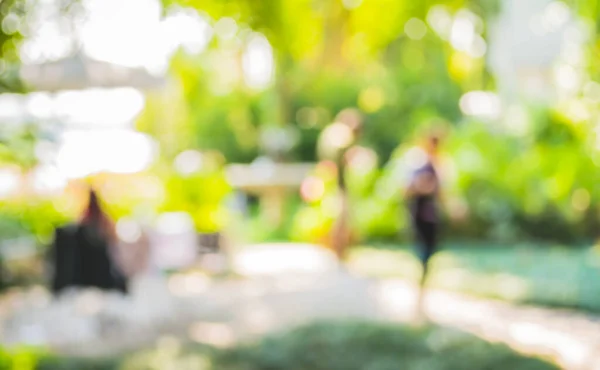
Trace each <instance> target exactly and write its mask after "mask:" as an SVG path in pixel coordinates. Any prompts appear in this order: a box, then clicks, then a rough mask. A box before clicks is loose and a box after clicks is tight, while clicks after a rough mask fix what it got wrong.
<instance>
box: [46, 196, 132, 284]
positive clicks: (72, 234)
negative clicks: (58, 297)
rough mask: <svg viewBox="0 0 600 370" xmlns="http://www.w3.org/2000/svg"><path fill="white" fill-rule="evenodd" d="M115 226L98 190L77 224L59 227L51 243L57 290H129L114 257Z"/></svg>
mask: <svg viewBox="0 0 600 370" xmlns="http://www.w3.org/2000/svg"><path fill="white" fill-rule="evenodd" d="M116 241H117V236H116V232H115V227H114V225H113V223H112V222H111V220H110V218H109V217H108V215H107V214H106V213H105V212H104V211H103V210H102V207H101V205H100V201H99V199H98V196H97V195H96V193H95V192H94V191H93V190H92V191H90V193H89V201H88V206H87V208H86V210H85V212H84V214H83V217H82V218H81V220H80V221H79V222H78V223H77V224H76V225H68V226H65V227H62V228H58V229H57V230H56V232H55V238H54V243H53V246H52V251H51V252H52V263H53V267H54V274H53V279H52V280H53V281H52V290H53V292H54V293H55V294H58V293H60V292H61V291H62V290H64V289H66V288H69V287H96V288H100V289H105V290H119V291H121V292H123V293H125V292H126V291H127V284H126V279H125V278H124V276H123V274H122V273H121V269H120V268H119V266H118V263H117V261H116V260H115V258H114V253H113V248H114V247H115V244H116Z"/></svg>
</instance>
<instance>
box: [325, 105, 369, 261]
mask: <svg viewBox="0 0 600 370" xmlns="http://www.w3.org/2000/svg"><path fill="white" fill-rule="evenodd" d="M361 131H362V116H361V114H360V112H359V111H357V110H356V109H350V108H349V109H344V110H342V111H341V112H340V113H339V114H338V115H337V116H336V118H335V121H334V122H333V123H332V124H330V125H329V126H327V127H326V128H325V129H324V130H323V132H322V134H321V137H320V138H319V143H318V152H319V153H318V155H319V157H320V158H321V159H323V160H329V161H332V162H334V163H335V164H336V167H337V179H338V195H339V202H340V211H339V213H338V216H337V219H336V220H335V223H334V225H333V228H332V230H331V248H332V249H333V251H334V252H335V253H336V255H337V257H338V260H339V261H343V260H344V259H345V257H346V252H347V249H348V247H349V246H350V244H351V240H352V235H351V224H350V223H351V222H350V204H349V203H350V200H349V197H348V192H347V189H346V181H345V173H346V167H347V164H348V161H349V157H350V155H349V153H351V152H352V149H354V148H355V147H356V144H357V141H358V139H359V138H360V134H361Z"/></svg>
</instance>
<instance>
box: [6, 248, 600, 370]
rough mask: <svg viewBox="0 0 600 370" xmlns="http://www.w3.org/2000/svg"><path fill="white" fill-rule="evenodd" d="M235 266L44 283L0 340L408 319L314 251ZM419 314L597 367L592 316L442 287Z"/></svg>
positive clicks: (68, 341) (410, 307) (217, 334)
mask: <svg viewBox="0 0 600 370" xmlns="http://www.w3.org/2000/svg"><path fill="white" fill-rule="evenodd" d="M235 267H236V270H237V271H238V272H239V273H241V274H244V275H246V276H245V278H243V279H236V280H228V281H223V280H221V281H214V280H210V279H208V278H206V277H204V276H202V275H187V276H176V277H173V278H172V279H170V280H169V281H165V280H164V279H162V278H159V277H155V278H150V277H147V278H145V279H143V280H141V281H139V282H138V283H137V285H136V287H135V288H134V294H133V297H131V298H128V299H124V298H122V297H119V296H116V295H106V294H101V293H98V292H86V293H84V294H78V295H73V296H70V297H65V298H64V299H62V300H61V301H58V302H51V301H49V299H48V296H47V293H45V292H44V291H43V290H33V291H30V292H27V293H18V294H14V295H13V296H7V297H5V298H4V301H3V303H2V304H1V305H0V308H1V312H0V314H1V315H2V318H3V320H2V323H3V325H2V329H3V330H2V337H1V340H2V342H3V343H4V344H7V345H10V344H17V343H32V344H42V345H50V346H52V347H53V348H55V349H56V350H58V351H61V352H65V353H72V354H84V355H85V354H89V355H99V354H110V353H114V352H118V351H124V350H128V349H135V348H139V347H141V346H144V345H147V344H149V343H153V342H155V341H156V340H157V339H158V338H160V337H164V336H173V337H176V338H179V339H184V340H185V339H190V340H193V341H198V342H205V343H210V344H212V345H216V346H227V345H231V344H232V343H235V342H237V341H239V340H246V339H249V338H252V337H256V336H261V335H264V334H266V333H269V332H272V331H276V330H280V329H283V328H288V327H290V326H294V325H299V324H302V323H305V322H309V321H314V320H321V319H340V318H364V319H374V320H386V321H397V322H408V323H410V322H414V319H415V316H414V313H415V303H416V296H417V290H416V289H415V287H414V286H412V285H410V284H409V283H407V282H405V281H401V280H371V279H365V278H362V277H359V276H354V275H352V274H350V273H348V272H345V271H344V270H343V269H340V268H339V266H338V265H337V264H336V262H335V259H334V258H333V257H332V256H330V255H328V254H327V253H325V252H323V251H322V250H320V249H318V248H314V247H311V246H303V245H287V244H286V245H266V246H258V247H256V248H253V249H248V250H246V252H244V253H243V254H240V255H238V257H237V258H236V259H235ZM425 311H426V313H427V316H428V317H429V319H430V320H431V321H433V322H435V323H439V324H442V325H447V326H453V327H457V328H460V329H462V330H466V331H470V332H473V333H474V334H477V335H479V336H481V337H483V338H486V339H488V340H493V341H500V342H504V343H507V344H509V345H510V346H512V347H513V348H515V349H517V350H519V351H522V352H525V353H528V354H535V355H542V356H549V357H552V358H553V359H554V360H555V361H557V362H559V363H561V364H562V365H563V366H564V367H565V368H567V369H574V370H583V369H585V370H597V369H600V318H596V317H590V316H587V315H584V314H579V313H573V312H567V311H557V310H551V309H544V308H533V307H521V306H514V305H510V304H506V303H502V302H496V301H491V300H483V299H474V298H470V297H465V296H461V295H458V294H454V293H447V292H441V291H429V292H428V293H427V296H426V299H425ZM65 329H67V330H65ZM125 333H127V335H125Z"/></svg>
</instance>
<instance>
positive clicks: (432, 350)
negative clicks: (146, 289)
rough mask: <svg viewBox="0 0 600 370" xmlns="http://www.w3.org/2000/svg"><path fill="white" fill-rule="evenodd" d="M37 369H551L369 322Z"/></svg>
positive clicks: (457, 337)
mask: <svg viewBox="0 0 600 370" xmlns="http://www.w3.org/2000/svg"><path fill="white" fill-rule="evenodd" d="M30 368H31V369H38V370H41V369H43V370H71V369H73V370H76V369H77V370H85V369H87V370H153V369H178V370H188V369H189V370H192V369H194V370H396V369H407V370H412V369H415V370H417V369H427V370H464V369H474V370H477V369H486V370H504V369H511V370H550V369H557V367H556V366H554V365H552V364H550V363H548V362H545V361H543V360H542V359H538V358H530V357H525V356H522V355H519V354H517V353H515V352H513V351H512V350H510V349H509V348H508V347H506V346H503V345H498V344H491V343H488V342H485V341H483V340H481V339H478V338H476V337H474V336H472V335H469V334H465V333H462V332H459V331H456V330H451V329H445V328H439V327H423V328H410V327H405V326H398V325H390V324H384V323H372V322H322V323H315V324H311V325H308V326H304V327H300V328H297V329H295V330H292V331H287V332H283V333H281V334H277V335H274V336H270V337H267V338H264V339H261V340H259V341H258V342H255V343H250V344H243V345H239V346H236V347H234V348H230V349H214V348H207V347H192V348H190V347H188V348H185V347H184V346H182V345H180V344H178V343H177V342H176V341H175V340H169V341H163V342H161V343H160V344H159V345H158V346H157V347H156V348H154V349H151V350H147V351H143V352H140V353H136V354H133V355H129V356H127V357H126V358H125V359H122V360H120V361H108V360H102V361H100V362H97V363H95V362H94V360H81V359H79V360H77V359H60V358H56V357H55V358H46V359H45V360H43V361H41V362H38V363H37V364H36V365H35V366H34V367H30Z"/></svg>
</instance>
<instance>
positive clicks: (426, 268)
mask: <svg viewBox="0 0 600 370" xmlns="http://www.w3.org/2000/svg"><path fill="white" fill-rule="evenodd" d="M416 229H417V230H416V231H417V235H418V238H417V240H418V243H419V252H420V255H419V258H420V261H421V267H422V272H421V279H420V281H419V288H418V293H417V294H418V296H417V317H418V318H419V320H421V319H422V318H423V316H424V315H425V295H426V292H427V286H426V285H427V279H428V277H429V272H430V260H431V257H432V256H433V253H434V252H435V243H436V227H435V224H433V223H430V222H417V223H416Z"/></svg>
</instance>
